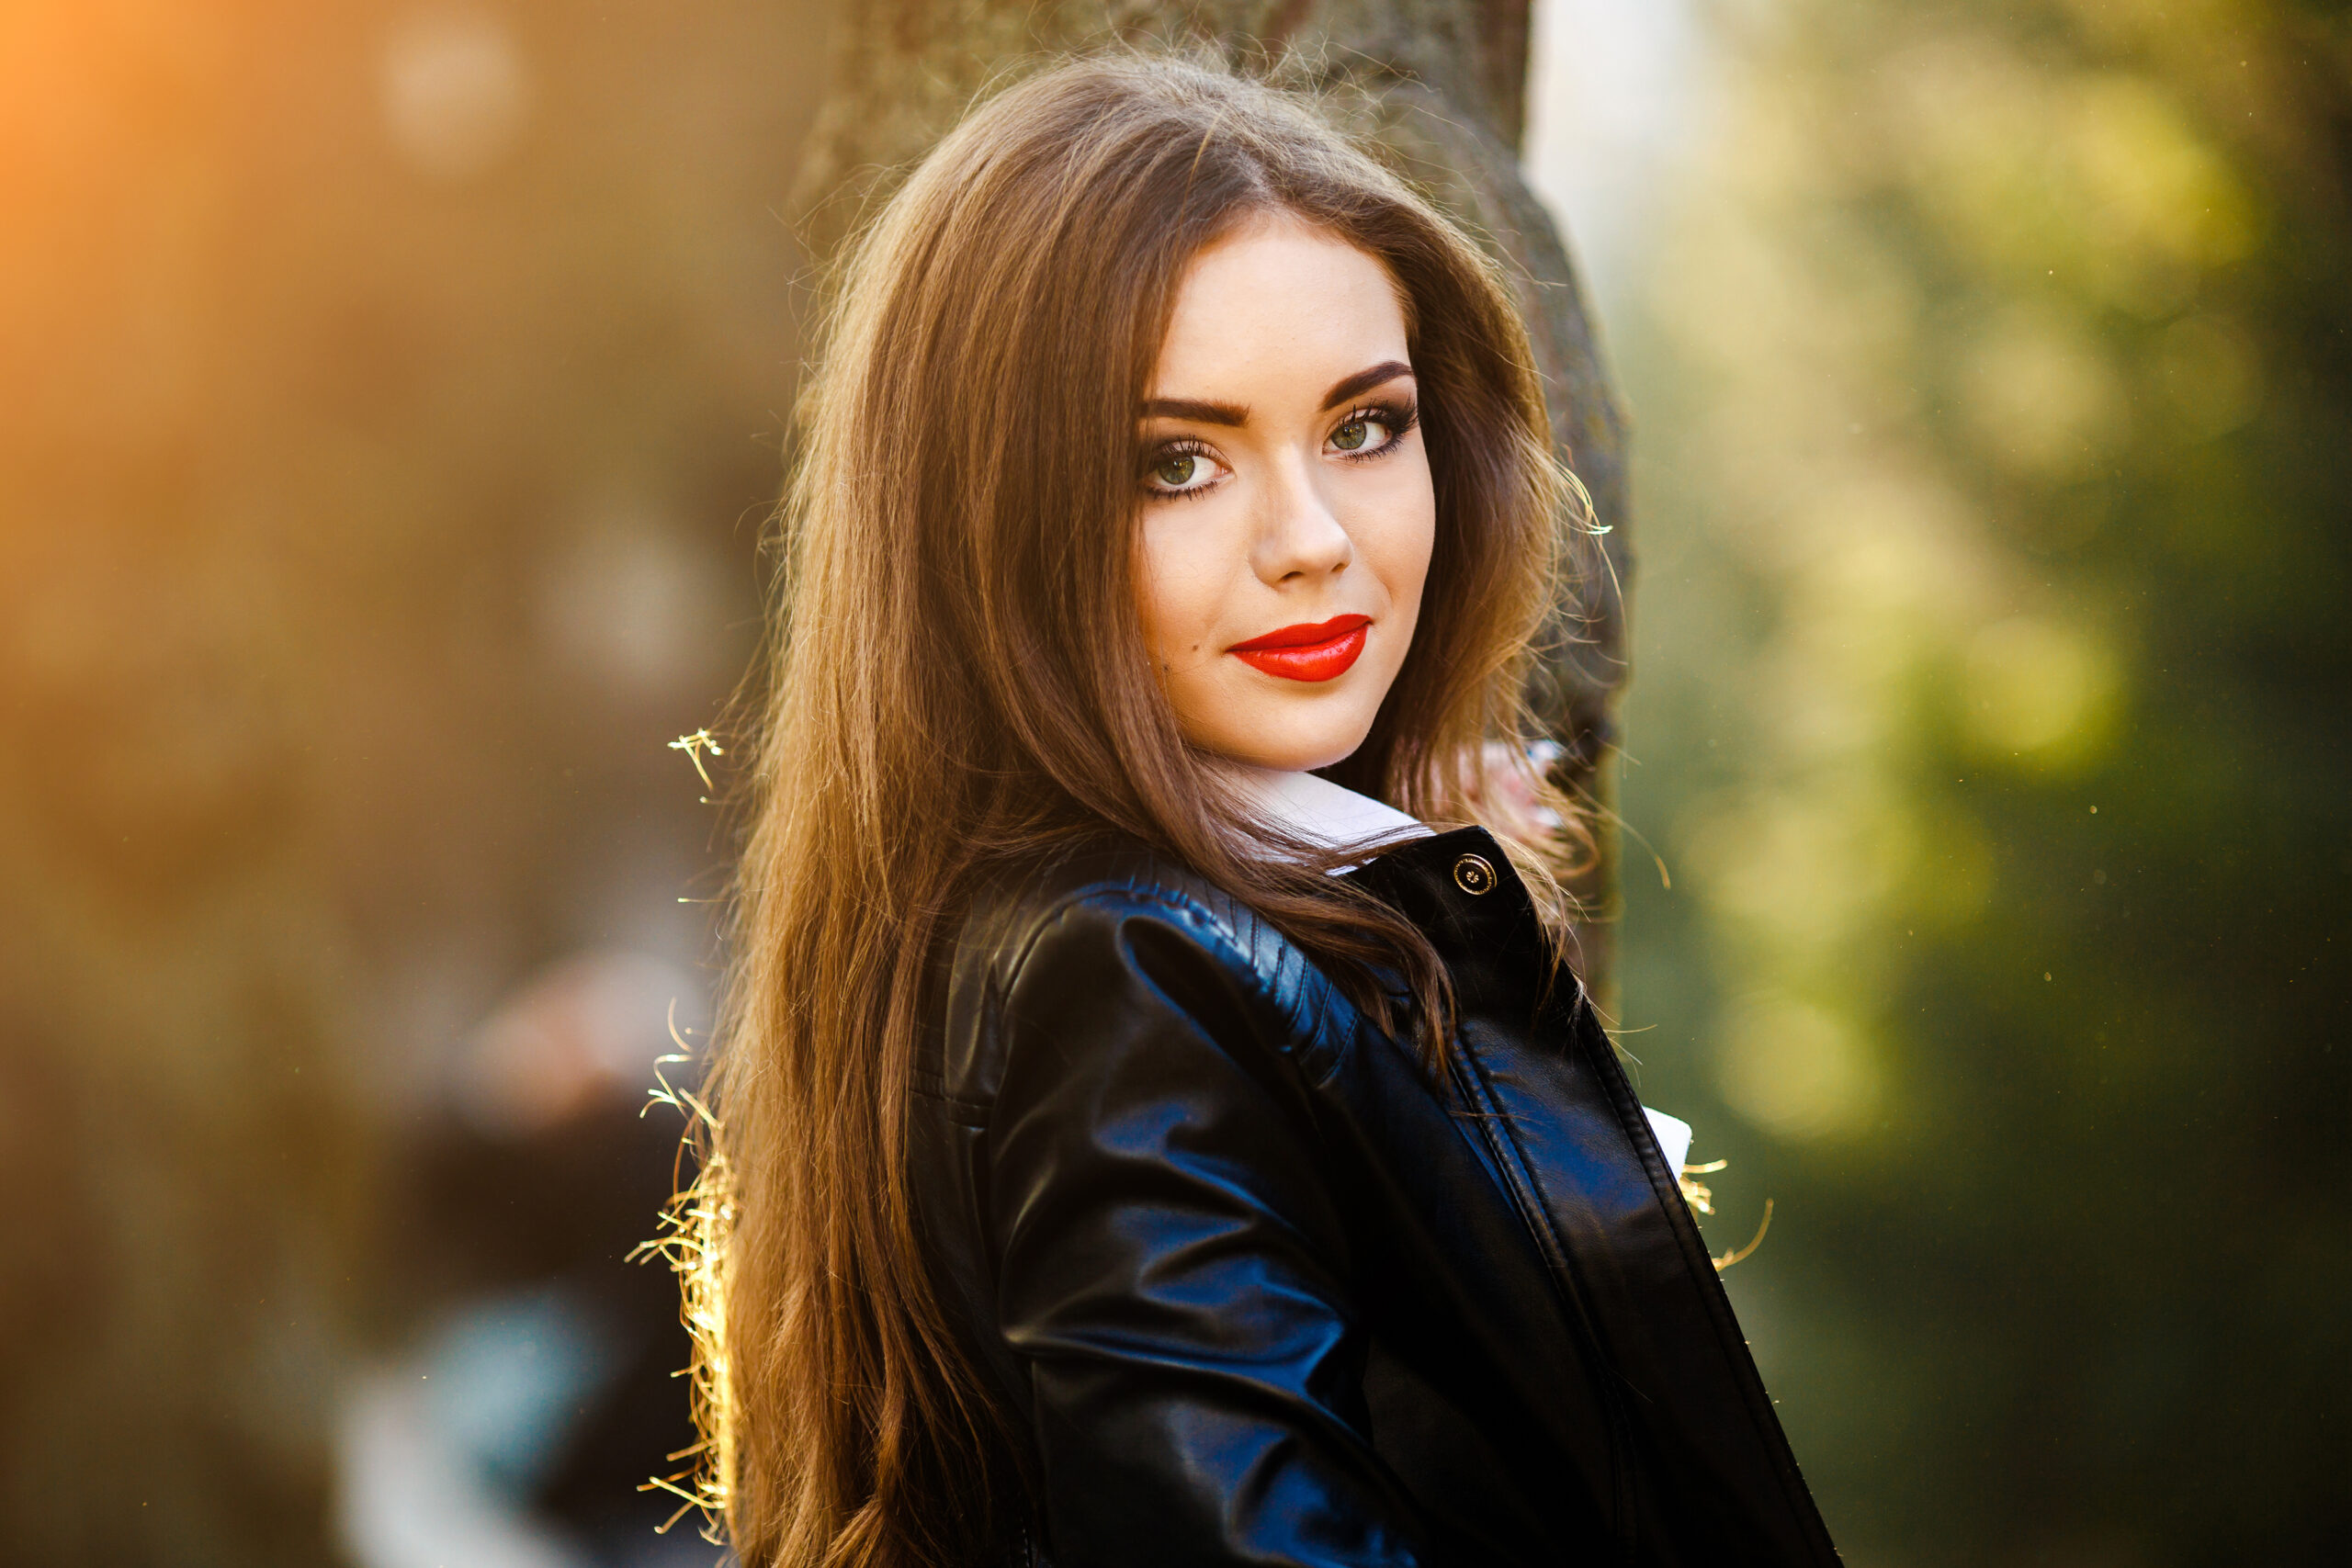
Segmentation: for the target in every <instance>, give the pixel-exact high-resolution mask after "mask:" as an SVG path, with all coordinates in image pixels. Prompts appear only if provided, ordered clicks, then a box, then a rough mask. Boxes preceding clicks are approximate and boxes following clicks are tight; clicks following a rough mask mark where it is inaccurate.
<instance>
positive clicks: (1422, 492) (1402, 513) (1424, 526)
mask: <svg viewBox="0 0 2352 1568" xmlns="http://www.w3.org/2000/svg"><path fill="white" fill-rule="evenodd" d="M1416 456H1419V454H1416ZM1399 477H1400V479H1403V480H1404V481H1405V482H1403V483H1401V484H1400V485H1399V486H1398V488H1397V494H1396V495H1395V496H1394V497H1392V498H1391V504H1390V505H1389V506H1388V507H1386V508H1385V509H1384V512H1385V515H1384V517H1383V518H1382V525H1381V528H1380V531H1379V536H1378V538H1377V539H1376V540H1375V541H1374V542H1373V544H1372V547H1371V549H1370V550H1369V551H1368V552H1367V553H1369V554H1370V555H1371V556H1372V557H1373V563H1372V564H1373V570H1374V572H1375V573H1376V574H1377V575H1378V576H1379V578H1380V581H1381V585H1382V586H1383V587H1384V588H1385V589H1386V590H1387V591H1388V594H1389V597H1390V599H1391V601H1392V602H1393V604H1395V607H1396V608H1397V610H1400V611H1405V612H1408V613H1410V614H1412V615H1414V616H1415V618H1418V617H1419V608H1420V602H1421V585H1422V584H1423V583H1424V582H1425V581H1428V578H1429V572H1430V554H1431V552H1432V551H1434V550H1435V549H1436V547H1437V496H1436V492H1435V490H1434V488H1433V487H1432V485H1431V484H1430V470H1429V464H1428V462H1427V461H1426V459H1424V460H1422V461H1420V462H1417V463H1415V464H1413V465H1412V467H1411V468H1409V469H1408V471H1407V472H1406V473H1405V474H1403V475H1400V476H1399Z"/></svg>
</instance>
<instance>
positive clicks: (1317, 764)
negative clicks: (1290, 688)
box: [1193, 713, 1372, 773]
mask: <svg viewBox="0 0 2352 1568" xmlns="http://www.w3.org/2000/svg"><path fill="white" fill-rule="evenodd" d="M1371 733H1372V727H1371V726H1370V725H1369V724H1364V725H1349V726H1346V727H1344V728H1324V727H1320V726H1317V727H1314V728H1304V727H1301V726H1300V725H1299V724H1298V722H1297V720H1296V717H1295V716H1293V715H1285V714H1280V713H1275V714H1268V715H1266V716H1265V724H1264V726H1263V727H1262V728H1258V727H1251V728H1242V727H1239V726H1235V727H1231V728H1225V727H1220V733H1217V734H1214V735H1202V736H1200V737H1198V738H1196V739H1194V740H1193V744H1194V745H1196V746H1198V747H1199V748H1200V749H1201V750H1204V751H1209V752H1213V753H1215V754H1216V755H1217V756H1220V757H1227V758H1230V759H1231V760H1233V761H1237V762H1240V763H1242V764H1244V765H1246V766H1249V767H1252V768H1263V769H1265V770H1266V771H1267V772H1269V773H1312V772H1313V771H1314V770H1316V769H1317V768H1328V767H1330V766H1331V765H1332V764H1334V763H1336V762H1344V761H1347V760H1348V759H1349V758H1350V757H1352V756H1354V755H1355V753H1356V749H1357V748H1358V747H1360V746H1362V745H1363V741H1364V737H1365V736H1367V735H1369V734H1371ZM1269 735H1281V736H1282V737H1283V742H1282V744H1280V745H1275V746H1269V745H1267V744H1266V737H1267V736H1269Z"/></svg>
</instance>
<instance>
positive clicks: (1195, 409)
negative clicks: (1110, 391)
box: [1143, 398, 1250, 425]
mask: <svg viewBox="0 0 2352 1568" xmlns="http://www.w3.org/2000/svg"><path fill="white" fill-rule="evenodd" d="M1143 414H1144V417H1145V418H1146V419H1187V420H1191V421H1192V422H1193V423H1195V424H1231V425H1243V424H1247V423H1250V411H1249V410H1248V409H1246V408H1244V407H1242V406H1241V405H1240V404H1238V403H1202V402H1194V401H1193V400H1192V399H1190V398H1154V399H1152V400H1150V401H1149V402H1148V403H1146V404H1144V405H1143Z"/></svg>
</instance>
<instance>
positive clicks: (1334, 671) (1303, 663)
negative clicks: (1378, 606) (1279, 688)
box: [1226, 615, 1372, 681]
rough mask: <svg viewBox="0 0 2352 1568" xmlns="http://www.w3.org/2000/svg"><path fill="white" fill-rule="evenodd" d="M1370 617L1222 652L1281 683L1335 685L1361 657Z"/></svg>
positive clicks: (1296, 629)
mask: <svg viewBox="0 0 2352 1568" xmlns="http://www.w3.org/2000/svg"><path fill="white" fill-rule="evenodd" d="M1370 625H1372V617H1371V616H1370V615H1334V616H1332V617H1331V618H1330V619H1329V620H1328V621H1324V622H1321V623H1320V624H1318V625H1316V626H1306V625H1304V624H1301V625H1299V626H1284V627H1283V628H1282V629H1281V630H1280V631H1271V632H1268V633H1267V634H1266V635H1265V636H1263V637H1251V638H1250V640H1249V641H1248V642H1237V643H1235V644H1234V645H1233V646H1232V647H1231V648H1228V649H1226V652H1227V653H1230V654H1233V655H1235V656H1236V657H1238V659H1240V660H1242V661H1243V662H1244V663H1246V664H1248V665H1249V666H1250V668H1252V669H1254V670H1261V671H1265V673H1267V674H1269V675H1279V676H1281V677H1282V678H1283V680H1285V681H1336V680H1338V679H1339V678H1340V676H1342V675H1344V674H1346V673H1347V672H1348V667H1349V666H1350V665H1351V664H1353V663H1354V662H1355V661H1356V660H1357V659H1359V658H1360V657H1362V656H1363V643H1364V631H1363V629H1364V627H1366V626H1370Z"/></svg>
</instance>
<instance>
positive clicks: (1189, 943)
mask: <svg viewBox="0 0 2352 1568" xmlns="http://www.w3.org/2000/svg"><path fill="white" fill-rule="evenodd" d="M944 957H945V960H946V962H945V965H944V967H945V973H944V976H942V978H943V980H944V987H942V989H941V990H940V991H939V992H937V993H935V1001H934V1005H935V1006H939V1007H941V1008H942V1009H943V1015H942V1017H941V1019H940V1021H941V1023H943V1024H944V1030H943V1032H942V1033H943V1036H944V1038H942V1039H941V1042H940V1043H941V1045H942V1046H943V1047H944V1058H945V1059H944V1061H943V1062H942V1063H941V1066H942V1069H943V1071H944V1077H946V1078H947V1079H948V1080H949V1081H950V1082H951V1083H952V1084H956V1085H957V1086H958V1092H960V1093H961V1094H965V1095H971V1094H975V1093H977V1094H978V1095H979V1096H981V1097H982V1098H987V1097H989V1091H990V1090H991V1089H993V1087H994V1084H995V1083H996V1081H997V1080H999V1078H1000V1077H1001V1073H1002V1071H1003V1068H1004V1066H1005V1061H1004V1057H1005V1056H1006V1055H1009V1054H1010V1053H1011V1052H1012V1051H1014V1050H1016V1049H1018V1048H1020V1047H1021V1046H1022V1045H1023V1042H1024V1041H1029V1042H1034V1043H1036V1044H1038V1045H1041V1046H1043V1047H1044V1048H1045V1049H1046V1050H1047V1051H1049V1052H1050V1053H1051V1054H1052V1055H1064V1054H1066V1053H1070V1052H1083V1051H1087V1050H1090V1049H1097V1048H1101V1047H1102V1046H1103V1045H1104V1044H1106V1043H1111V1042H1115V1041H1117V1040H1119V1039H1121V1038H1123V1037H1125V1036H1127V1035H1128V1034H1129V1033H1130V1032H1132V1031H1133V1029H1134V1028H1135V1027H1136V1025H1137V1023H1138V1022H1140V1021H1142V1020H1143V1017H1144V1015H1147V1014H1150V1015H1159V1017H1160V1021H1162V1022H1166V1021H1171V1020H1173V1019H1182V1020H1183V1021H1186V1022H1187V1023H1188V1024H1189V1025H1190V1026H1191V1027H1192V1028H1193V1029H1195V1030H1197V1031H1199V1032H1203V1033H1204V1034H1206V1035H1208V1036H1210V1037H1212V1038H1214V1039H1216V1040H1217V1041H1218V1042H1220V1043H1223V1044H1224V1045H1225V1047H1226V1048H1227V1049H1243V1050H1249V1051H1250V1052H1252V1053H1253V1054H1254V1053H1255V1052H1256V1051H1258V1050H1261V1049H1262V1050H1272V1052H1274V1053H1276V1054H1278V1055H1293V1056H1302V1057H1305V1058H1306V1059H1307V1061H1308V1064H1309V1065H1310V1066H1312V1065H1313V1062H1314V1061H1315V1059H1317V1057H1319V1055H1321V1054H1322V1053H1323V1052H1325V1051H1328V1050H1329V1049H1332V1048H1335V1047H1336V1045H1337V1044H1338V1043H1339V1041H1340V1037H1342V1036H1344V1035H1346V1034H1348V1033H1350V1032H1352V1030H1353V1029H1354V1028H1355V1026H1356V1023H1357V1020H1356V1019H1355V1016H1354V1010H1353V1009H1352V1007H1351V1005H1350V1004H1349V1003H1347V1002H1346V1001H1345V999H1344V998H1342V997H1341V996H1340V993H1339V992H1338V991H1337V989H1336V988H1335V987H1333V986H1332V985H1331V983H1330V981H1329V979H1328V977H1326V976H1324V974H1323V973H1322V971H1321V970H1320V969H1319V968H1318V967H1317V965H1316V964H1315V963H1314V962H1313V961H1312V960H1311V959H1310V958H1309V957H1308V956H1307V955H1306V953H1305V952H1304V951H1302V950H1301V949H1300V948H1299V947H1298V946H1297V944H1296V943H1295V942H1292V941H1291V940H1290V939H1289V938H1288V937H1286V936H1284V935H1283V933H1282V932H1281V931H1277V930H1276V929H1275V928H1274V927H1273V926H1272V925H1271V924H1269V923H1268V922H1267V921H1266V920H1265V919H1263V918H1262V917H1261V916H1260V915H1259V914H1258V913H1257V912H1256V911H1255V910H1254V909H1252V908H1250V907H1249V905H1247V904H1246V903H1244V902H1242V901H1241V900H1239V899H1238V898H1236V897H1233V896H1232V895H1230V894H1228V893H1227V892H1226V891H1225V890H1224V889H1222V888H1220V887H1218V886H1216V885H1214V884H1213V883H1210V882H1209V881H1207V880H1206V879H1205V878H1203V877H1202V876H1200V875H1199V874H1196V873H1194V872H1193V871H1192V870H1190V869H1189V868H1187V867H1185V866H1182V865H1181V864H1178V863H1175V862H1173V861H1170V860H1169V859H1168V858H1167V857H1165V856H1163V855H1160V854H1158V853H1156V852H1153V851H1152V850H1151V849H1149V848H1148V846H1146V845H1144V844H1142V843H1140V842H1136V841H1134V840H1104V841H1099V842H1096V843H1092V844H1090V845H1087V846H1085V847H1082V848H1075V849H1071V850H1069V851H1065V852H1058V853H1056V854H1053V855H1051V856H1048V857H1041V858H1040V859H1038V860H1036V861H1034V862H1030V863H1024V864H1022V865H1018V866H1012V867H1008V868H1005V869H1003V870H1001V871H999V872H997V873H995V874H992V875H990V876H989V877H988V878H987V879H985V880H984V881H983V882H982V883H981V884H980V885H979V886H978V887H976V888H975V890H974V892H973V894H972V896H971V897H970V899H969V901H968V902H967V905H966V907H965V908H964V910H963V912H962V914H961V916H960V918H959V919H957V920H956V922H955V938H954V942H953V944H952V948H951V950H950V951H949V952H948V953H946V954H945V955H944Z"/></svg>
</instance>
